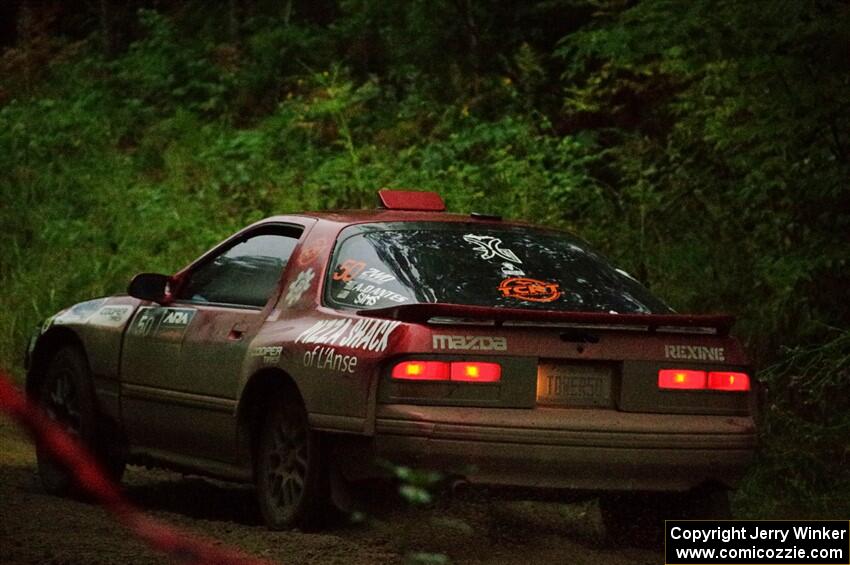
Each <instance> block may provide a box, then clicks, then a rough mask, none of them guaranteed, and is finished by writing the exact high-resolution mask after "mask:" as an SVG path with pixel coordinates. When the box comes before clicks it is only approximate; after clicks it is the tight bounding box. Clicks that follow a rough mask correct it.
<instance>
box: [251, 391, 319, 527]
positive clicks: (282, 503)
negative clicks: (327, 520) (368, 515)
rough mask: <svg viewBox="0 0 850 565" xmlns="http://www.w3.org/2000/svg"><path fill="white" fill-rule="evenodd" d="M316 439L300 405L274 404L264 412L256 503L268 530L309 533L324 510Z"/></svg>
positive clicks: (257, 468)
mask: <svg viewBox="0 0 850 565" xmlns="http://www.w3.org/2000/svg"><path fill="white" fill-rule="evenodd" d="M320 454H321V449H320V446H319V434H318V433H316V432H314V431H313V430H311V429H310V426H309V425H308V423H307V414H306V412H305V411H304V408H303V406H301V404H300V403H295V402H276V403H274V404H273V405H272V407H271V408H270V410H268V411H267V413H266V417H265V419H264V422H263V426H262V430H261V432H260V441H259V446H258V449H257V463H256V486H257V499H258V502H259V506H260V512H261V514H262V516H263V520H264V521H265V523H266V525H267V526H268V527H269V529H272V530H282V529H287V528H296V527H298V528H303V529H310V528H314V527H316V526H317V525H318V523H319V520H320V518H321V517H322V513H323V511H324V510H326V509H327V488H326V487H327V484H326V483H327V481H326V479H327V473H322V472H321V461H320Z"/></svg>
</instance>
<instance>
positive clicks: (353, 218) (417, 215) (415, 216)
mask: <svg viewBox="0 0 850 565" xmlns="http://www.w3.org/2000/svg"><path fill="white" fill-rule="evenodd" d="M293 216H295V217H307V218H314V219H316V220H319V221H326V222H331V223H336V224H344V225H353V224H366V223H373V222H443V223H474V224H482V225H496V226H526V227H542V226H534V225H533V224H529V223H527V222H516V221H504V220H501V219H499V218H498V217H495V216H486V215H485V216H473V215H471V214H451V213H447V212H423V211H409V210H384V209H377V210H374V209H373V210H328V211H321V212H302V213H296V214H290V215H289V216H288V217H290V218H291V217H293ZM286 217H287V216H273V217H271V218H266V219H265V220H263V221H264V222H274V221H285V218H286ZM546 229H551V228H546Z"/></svg>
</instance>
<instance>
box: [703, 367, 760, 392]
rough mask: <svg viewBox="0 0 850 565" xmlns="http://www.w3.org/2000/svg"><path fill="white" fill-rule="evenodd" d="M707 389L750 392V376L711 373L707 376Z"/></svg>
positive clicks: (744, 374)
mask: <svg viewBox="0 0 850 565" xmlns="http://www.w3.org/2000/svg"><path fill="white" fill-rule="evenodd" d="M708 388H710V389H712V390H739V391H745V390H750V376H749V375H748V374H746V373H733V372H721V371H717V372H715V371H712V372H711V373H709V374H708Z"/></svg>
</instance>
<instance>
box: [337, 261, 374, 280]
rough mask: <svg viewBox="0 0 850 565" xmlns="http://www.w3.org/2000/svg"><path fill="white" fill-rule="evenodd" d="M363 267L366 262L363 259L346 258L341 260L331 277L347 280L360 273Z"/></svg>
mask: <svg viewBox="0 0 850 565" xmlns="http://www.w3.org/2000/svg"><path fill="white" fill-rule="evenodd" d="M365 268H366V263H364V262H363V261H355V260H354V259H348V260H347V261H345V262H343V264H342V265H340V266H339V268H338V269H337V271H336V272H335V273H334V276H333V279H334V280H335V281H345V282H348V281H350V280H351V279H353V278H355V277H356V276H357V275H359V274H360V273H362V272H363V269H365Z"/></svg>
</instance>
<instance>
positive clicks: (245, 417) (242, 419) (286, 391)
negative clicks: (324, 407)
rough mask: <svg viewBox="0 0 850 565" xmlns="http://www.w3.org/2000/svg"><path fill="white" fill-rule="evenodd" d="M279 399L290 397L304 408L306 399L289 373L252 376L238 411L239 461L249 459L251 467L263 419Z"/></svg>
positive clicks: (267, 372) (272, 370) (270, 371)
mask: <svg viewBox="0 0 850 565" xmlns="http://www.w3.org/2000/svg"><path fill="white" fill-rule="evenodd" d="M276 398H287V399H291V400H293V401H297V402H298V403H300V404H301V406H304V408H305V410H306V405H305V403H304V397H303V396H302V395H301V391H300V390H299V389H298V385H297V384H296V383H295V379H293V378H292V377H291V376H289V374H287V373H286V372H285V371H283V370H281V369H277V368H270V369H262V370H260V371H258V372H257V373H255V374H254V375H252V376H251V378H250V379H249V380H248V382H247V384H246V385H245V387H244V388H243V389H242V394H241V396H240V397H239V404H238V406H237V408H236V425H237V434H238V437H237V439H238V450H239V453H238V454H239V459H240V460H244V458H245V457H250V461H251V462H252V466H253V464H254V462H255V454H256V452H257V446H258V443H259V438H260V430H261V428H262V425H263V418H264V417H265V414H266V412H267V410H268V409H269V407H270V405H271V403H272V402H273V401H274V399H276Z"/></svg>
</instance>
